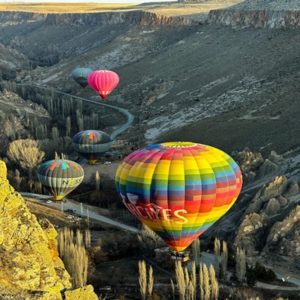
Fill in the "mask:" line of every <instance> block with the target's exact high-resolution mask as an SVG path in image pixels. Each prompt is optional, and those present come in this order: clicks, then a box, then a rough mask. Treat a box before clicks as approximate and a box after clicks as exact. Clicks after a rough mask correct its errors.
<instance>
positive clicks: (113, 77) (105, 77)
mask: <svg viewBox="0 0 300 300" xmlns="http://www.w3.org/2000/svg"><path fill="white" fill-rule="evenodd" d="M119 81H120V78H119V75H118V74H117V73H115V72H113V71H109V70H99V71H94V72H92V73H91V74H89V76H88V84H89V86H90V87H91V88H92V89H94V90H95V91H96V92H97V93H99V95H100V96H101V98H102V99H106V98H107V96H108V95H109V94H110V93H111V92H112V91H113V90H114V89H115V88H116V86H117V85H118V84H119Z"/></svg>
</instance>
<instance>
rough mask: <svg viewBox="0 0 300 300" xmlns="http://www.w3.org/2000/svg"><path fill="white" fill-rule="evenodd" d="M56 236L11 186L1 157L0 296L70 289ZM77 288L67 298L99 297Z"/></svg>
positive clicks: (55, 296)
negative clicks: (31, 211) (78, 293)
mask: <svg viewBox="0 0 300 300" xmlns="http://www.w3.org/2000/svg"><path fill="white" fill-rule="evenodd" d="M56 237H57V232H56V230H55V229H54V227H53V225H52V224H51V223H50V222H49V221H48V220H46V219H42V220H40V221H38V220H37V218H36V217H35V215H33V214H31V213H30V211H29V209H28V208H27V206H26V204H25V201H24V199H23V198H22V197H21V196H20V194H19V193H17V192H16V191H15V190H14V189H13V188H12V187H11V186H10V184H9V182H8V180H7V169H6V165H5V163H4V162H3V161H0V299H14V300H23V299H24V300H25V299H26V300H34V299H36V300H61V299H63V298H62V294H61V292H62V291H64V290H65V289H70V288H71V282H70V275H69V274H68V272H67V271H66V269H65V267H64V264H63V262H62V260H61V259H60V258H59V256H58V250H57V239H56ZM76 291H77V290H75V291H74V293H75V294H74V295H75V296H73V298H70V297H69V298H67V299H72V300H75V299H84V300H94V299H95V300H96V299H98V298H97V296H96V294H95V293H94V292H93V288H92V287H91V286H88V287H84V288H82V289H80V291H81V292H80V295H81V296H80V297H81V298H77V297H76V295H77V294H76V293H77V292H76ZM68 293H69V294H70V295H73V294H72V293H73V292H72V291H70V292H68Z"/></svg>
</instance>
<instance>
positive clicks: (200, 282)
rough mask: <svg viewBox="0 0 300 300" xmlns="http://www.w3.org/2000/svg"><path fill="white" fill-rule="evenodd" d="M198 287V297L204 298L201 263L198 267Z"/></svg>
mask: <svg viewBox="0 0 300 300" xmlns="http://www.w3.org/2000/svg"><path fill="white" fill-rule="evenodd" d="M199 289H200V299H201V300H202V299H204V279H203V264H200V267H199Z"/></svg>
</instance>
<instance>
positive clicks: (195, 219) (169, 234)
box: [115, 142, 242, 252]
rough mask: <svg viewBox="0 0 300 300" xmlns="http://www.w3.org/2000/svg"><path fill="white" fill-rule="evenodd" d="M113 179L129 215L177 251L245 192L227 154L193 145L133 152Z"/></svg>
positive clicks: (160, 146)
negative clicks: (242, 191) (133, 216)
mask: <svg viewBox="0 0 300 300" xmlns="http://www.w3.org/2000/svg"><path fill="white" fill-rule="evenodd" d="M115 180H116V187H117V190H118V192H119V193H120V195H121V197H122V199H123V203H124V204H125V206H126V207H127V208H128V209H129V211H130V212H131V213H132V214H133V215H135V216H136V217H137V218H138V219H139V220H140V221H141V222H143V223H144V224H145V225H147V226H148V227H150V228H151V229H152V230H153V231H155V232H156V233H157V234H158V235H159V236H161V237H162V238H163V239H164V240H165V242H166V243H167V244H168V246H169V247H170V248H171V249H172V250H175V251H177V252H180V251H183V250H184V249H185V248H187V247H188V246H189V245H190V244H191V243H192V241H193V240H195V239H196V238H197V237H199V236H200V235H201V234H202V233H203V232H204V231H205V230H206V229H207V228H208V227H209V226H211V225H212V224H213V223H215V222H216V221H217V220H218V219H219V218H221V217H222V216H223V215H224V214H225V213H226V212H227V211H228V210H229V209H230V207H231V206H232V205H233V204H234V202H235V201H236V199H237V197H238V195H239V193H240V191H241V188H242V175H241V171H240V169H239V167H238V165H237V164H236V163H235V161H234V160H233V159H232V158H231V157H230V156H229V155H227V154H226V153H224V152H223V151H221V150H219V149H216V148H214V147H211V146H207V145H201V144H196V143H190V142H169V143H162V144H155V145H150V146H147V147H145V148H143V149H141V150H137V151H135V152H133V153H131V154H130V155H128V156H127V157H126V158H125V159H124V161H123V162H122V163H121V165H120V166H119V168H118V170H117V173H116V178H115Z"/></svg>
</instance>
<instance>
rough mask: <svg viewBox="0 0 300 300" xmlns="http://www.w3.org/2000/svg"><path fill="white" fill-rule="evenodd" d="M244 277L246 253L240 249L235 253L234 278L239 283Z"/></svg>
mask: <svg viewBox="0 0 300 300" xmlns="http://www.w3.org/2000/svg"><path fill="white" fill-rule="evenodd" d="M245 275H246V253H245V250H243V249H242V248H237V252H236V277H237V279H238V281H239V282H240V283H242V282H244V280H245Z"/></svg>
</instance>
